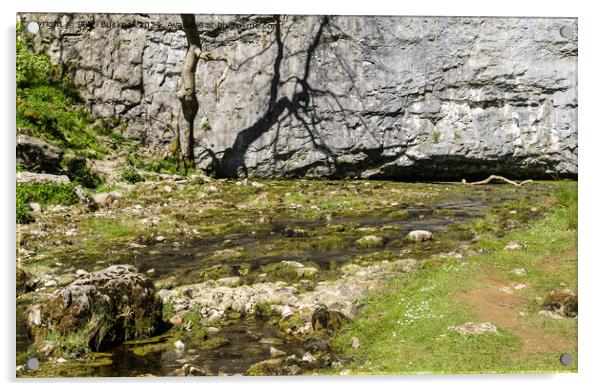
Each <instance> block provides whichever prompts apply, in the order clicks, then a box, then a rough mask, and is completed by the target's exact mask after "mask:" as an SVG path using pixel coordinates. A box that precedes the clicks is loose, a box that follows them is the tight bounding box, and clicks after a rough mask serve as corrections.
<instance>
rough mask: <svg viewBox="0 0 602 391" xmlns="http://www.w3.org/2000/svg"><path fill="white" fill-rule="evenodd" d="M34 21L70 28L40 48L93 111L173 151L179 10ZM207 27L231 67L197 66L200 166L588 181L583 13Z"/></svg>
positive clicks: (288, 20) (285, 172) (211, 48)
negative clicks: (581, 115) (580, 43)
mask: <svg viewBox="0 0 602 391" xmlns="http://www.w3.org/2000/svg"><path fill="white" fill-rule="evenodd" d="M24 17H25V18H26V19H27V20H36V21H38V22H40V21H42V22H43V21H62V22H63V24H62V26H53V27H49V26H45V25H44V24H42V29H41V32H40V34H39V36H38V37H37V38H36V42H37V45H38V47H39V48H41V49H42V50H47V51H48V53H49V54H50V55H51V56H52V58H53V60H54V61H56V62H71V63H73V65H74V69H75V70H74V75H75V81H76V83H77V85H78V86H79V87H80V88H81V91H82V93H83V95H84V96H85V97H86V98H87V99H88V102H89V106H90V110H91V111H92V113H93V114H95V115H98V116H112V115H119V116H122V117H123V118H124V119H127V120H128V123H129V127H128V131H129V132H130V133H131V135H134V136H138V137H144V139H145V140H146V141H147V142H148V143H149V144H150V145H152V146H155V147H157V148H162V147H166V146H167V145H169V143H170V142H171V141H172V140H173V138H174V136H175V134H176V132H177V129H176V123H177V118H178V116H179V115H180V106H179V102H178V100H177V99H176V96H175V91H176V90H177V87H178V83H179V75H180V66H181V62H182V59H183V57H184V54H185V51H186V40H185V36H184V33H183V31H182V30H181V28H179V27H178V23H179V22H180V19H179V17H178V16H177V15H99V14H95V15H91V14H90V15H88V14H69V15H58V14H56V15H55V14H52V15H51V14H27V15H24ZM69 21H71V22H72V23H73V25H68V24H67V23H68V22H69ZM197 22H198V24H199V31H200V33H201V40H202V42H203V45H204V47H203V50H204V51H208V52H211V53H212V54H213V55H214V56H216V57H217V56H219V57H223V58H227V59H228V61H229V63H230V66H228V69H227V71H225V68H226V67H227V64H226V62H225V61H211V62H204V61H201V62H200V63H199V67H198V71H197V77H198V79H197V86H198V89H199V90H198V99H199V102H200V105H201V108H200V111H199V116H198V118H197V121H196V148H195V153H196V162H197V165H198V166H199V167H201V168H205V169H207V170H210V171H214V172H215V173H216V174H217V175H219V176H228V177H233V176H240V175H248V176H278V177H280V176H284V177H286V176H338V177H344V176H345V177H347V176H349V177H387V178H399V179H403V178H410V177H411V178H421V177H422V178H445V177H460V176H469V175H471V174H474V175H481V174H487V175H488V174H490V173H498V174H502V175H509V176H512V177H525V176H531V177H542V176H544V177H545V176H547V175H550V174H561V175H575V174H577V21H576V19H547V18H460V17H337V16H331V17H319V16H281V17H272V16H206V15H205V16H203V15H197ZM109 25H111V27H109ZM103 26H104V27H103ZM224 75H225V78H223V77H222V76H224ZM221 80H223V81H221ZM220 81H221V83H220Z"/></svg>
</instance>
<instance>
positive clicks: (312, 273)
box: [261, 261, 318, 281]
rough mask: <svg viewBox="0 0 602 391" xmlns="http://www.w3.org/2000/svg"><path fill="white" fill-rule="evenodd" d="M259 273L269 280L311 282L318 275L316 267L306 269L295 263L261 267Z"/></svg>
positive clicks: (284, 262) (287, 262) (272, 264)
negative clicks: (304, 280)
mask: <svg viewBox="0 0 602 391" xmlns="http://www.w3.org/2000/svg"><path fill="white" fill-rule="evenodd" d="M261 271H262V272H263V273H266V274H267V276H268V279H269V280H285V281H299V280H301V279H309V280H313V279H315V278H316V277H317V274H318V269H317V268H316V267H312V266H309V267H308V266H305V265H304V264H302V263H300V262H295V261H282V262H279V263H271V264H269V265H265V266H262V267H261Z"/></svg>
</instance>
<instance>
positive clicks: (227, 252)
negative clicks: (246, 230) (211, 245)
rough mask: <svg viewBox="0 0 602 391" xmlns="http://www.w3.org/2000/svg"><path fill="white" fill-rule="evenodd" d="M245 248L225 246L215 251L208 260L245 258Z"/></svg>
mask: <svg viewBox="0 0 602 391" xmlns="http://www.w3.org/2000/svg"><path fill="white" fill-rule="evenodd" d="M244 254H245V250H244V248H242V247H236V248H225V249H223V250H217V251H215V252H214V253H213V254H212V255H211V256H210V257H209V258H208V259H207V260H208V261H211V262H233V261H239V260H241V259H243V258H244V256H245V255H244Z"/></svg>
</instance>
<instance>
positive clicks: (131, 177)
mask: <svg viewBox="0 0 602 391" xmlns="http://www.w3.org/2000/svg"><path fill="white" fill-rule="evenodd" d="M121 179H123V180H124V181H126V182H128V183H132V184H134V183H138V182H142V181H144V178H142V176H141V175H140V174H138V171H136V169H134V168H126V169H125V170H123V172H122V173H121Z"/></svg>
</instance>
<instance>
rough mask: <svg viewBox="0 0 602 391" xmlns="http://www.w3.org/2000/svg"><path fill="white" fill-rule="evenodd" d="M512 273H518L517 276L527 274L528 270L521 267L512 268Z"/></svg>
mask: <svg viewBox="0 0 602 391" xmlns="http://www.w3.org/2000/svg"><path fill="white" fill-rule="evenodd" d="M512 273H514V274H516V275H517V276H524V275H525V274H527V271H526V270H525V269H523V268H519V269H514V270H512Z"/></svg>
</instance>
